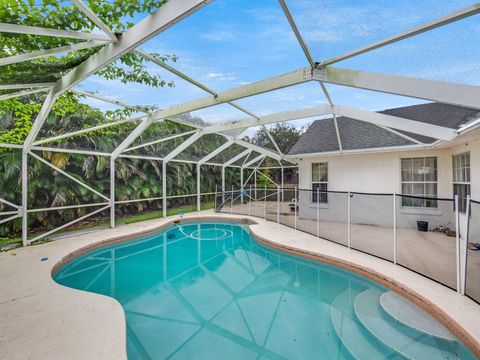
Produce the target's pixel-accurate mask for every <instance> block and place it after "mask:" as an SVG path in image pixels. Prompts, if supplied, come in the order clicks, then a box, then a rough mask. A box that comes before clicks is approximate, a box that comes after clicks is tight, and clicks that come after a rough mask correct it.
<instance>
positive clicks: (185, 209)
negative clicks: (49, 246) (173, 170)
mask: <svg viewBox="0 0 480 360" xmlns="http://www.w3.org/2000/svg"><path fill="white" fill-rule="evenodd" d="M214 206H215V204H214V203H213V202H211V203H202V205H201V210H209V209H213V208H214ZM194 211H196V205H185V206H180V207H177V208H173V209H167V216H174V215H178V214H181V213H184V214H186V213H189V212H194ZM162 216H163V211H162V210H154V211H148V212H143V213H140V214H134V215H123V216H119V217H117V223H118V224H133V223H136V222H140V221H146V220H152V219H158V218H161V217H162ZM108 223H109V221H108V220H107V219H105V220H104V219H101V220H100V221H96V222H95V223H90V224H88V225H85V226H82V227H78V228H75V229H73V230H69V231H68V230H67V231H62V232H58V233H56V234H68V233H69V232H71V231H78V230H82V229H89V228H94V227H100V226H105V225H108ZM39 234H40V233H32V234H31V235H32V236H35V235H39ZM21 243H22V238H21V237H20V236H14V237H3V238H2V237H0V248H2V247H4V246H6V245H9V244H18V245H20V244H21Z"/></svg>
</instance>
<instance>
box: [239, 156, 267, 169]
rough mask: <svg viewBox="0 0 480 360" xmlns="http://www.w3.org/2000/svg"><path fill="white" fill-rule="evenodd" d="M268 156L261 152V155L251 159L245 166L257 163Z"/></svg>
mask: <svg viewBox="0 0 480 360" xmlns="http://www.w3.org/2000/svg"><path fill="white" fill-rule="evenodd" d="M266 157H267V156H266V155H263V154H261V155H259V156H257V157H256V158H254V159H252V160H250V161H249V162H248V163H246V164H245V165H244V167H249V166H251V165H253V164H255V163H256V162H257V161H259V160H263V159H265V158H266Z"/></svg>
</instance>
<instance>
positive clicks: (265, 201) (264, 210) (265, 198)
mask: <svg viewBox="0 0 480 360" xmlns="http://www.w3.org/2000/svg"><path fill="white" fill-rule="evenodd" d="M263 195H264V197H263V218H264V219H265V220H267V185H265V187H264V194H263Z"/></svg>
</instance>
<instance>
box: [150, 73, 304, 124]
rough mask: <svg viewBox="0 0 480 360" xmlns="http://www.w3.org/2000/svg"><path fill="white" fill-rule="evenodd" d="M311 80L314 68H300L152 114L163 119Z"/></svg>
mask: <svg viewBox="0 0 480 360" xmlns="http://www.w3.org/2000/svg"><path fill="white" fill-rule="evenodd" d="M310 80H312V68H310V67H307V68H300V69H298V70H295V71H292V72H289V73H286V74H282V75H278V76H273V77H270V78H268V79H264V80H260V81H257V82H254V83H250V84H247V85H243V86H239V87H236V88H233V89H229V90H225V91H222V92H220V93H218V94H217V95H216V96H213V95H212V96H207V97H204V98H201V99H197V100H193V101H190V102H187V103H183V104H179V105H176V106H172V107H170V108H167V109H163V110H158V111H156V112H153V113H152V114H153V115H154V117H155V118H157V119H158V118H160V119H161V118H165V117H169V116H173V115H179V114H183V113H187V112H190V111H194V110H199V109H203V108H207V107H211V106H215V105H220V104H224V103H228V102H231V101H234V100H238V99H242V98H245V97H249V96H253V95H258V94H262V93H265V92H269V91H272V90H277V89H281V88H284V87H287V86H292V85H296V84H301V83H304V82H306V81H310Z"/></svg>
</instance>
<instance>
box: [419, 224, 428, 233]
mask: <svg viewBox="0 0 480 360" xmlns="http://www.w3.org/2000/svg"><path fill="white" fill-rule="evenodd" d="M417 230H418V231H423V232H427V231H428V221H417Z"/></svg>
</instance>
